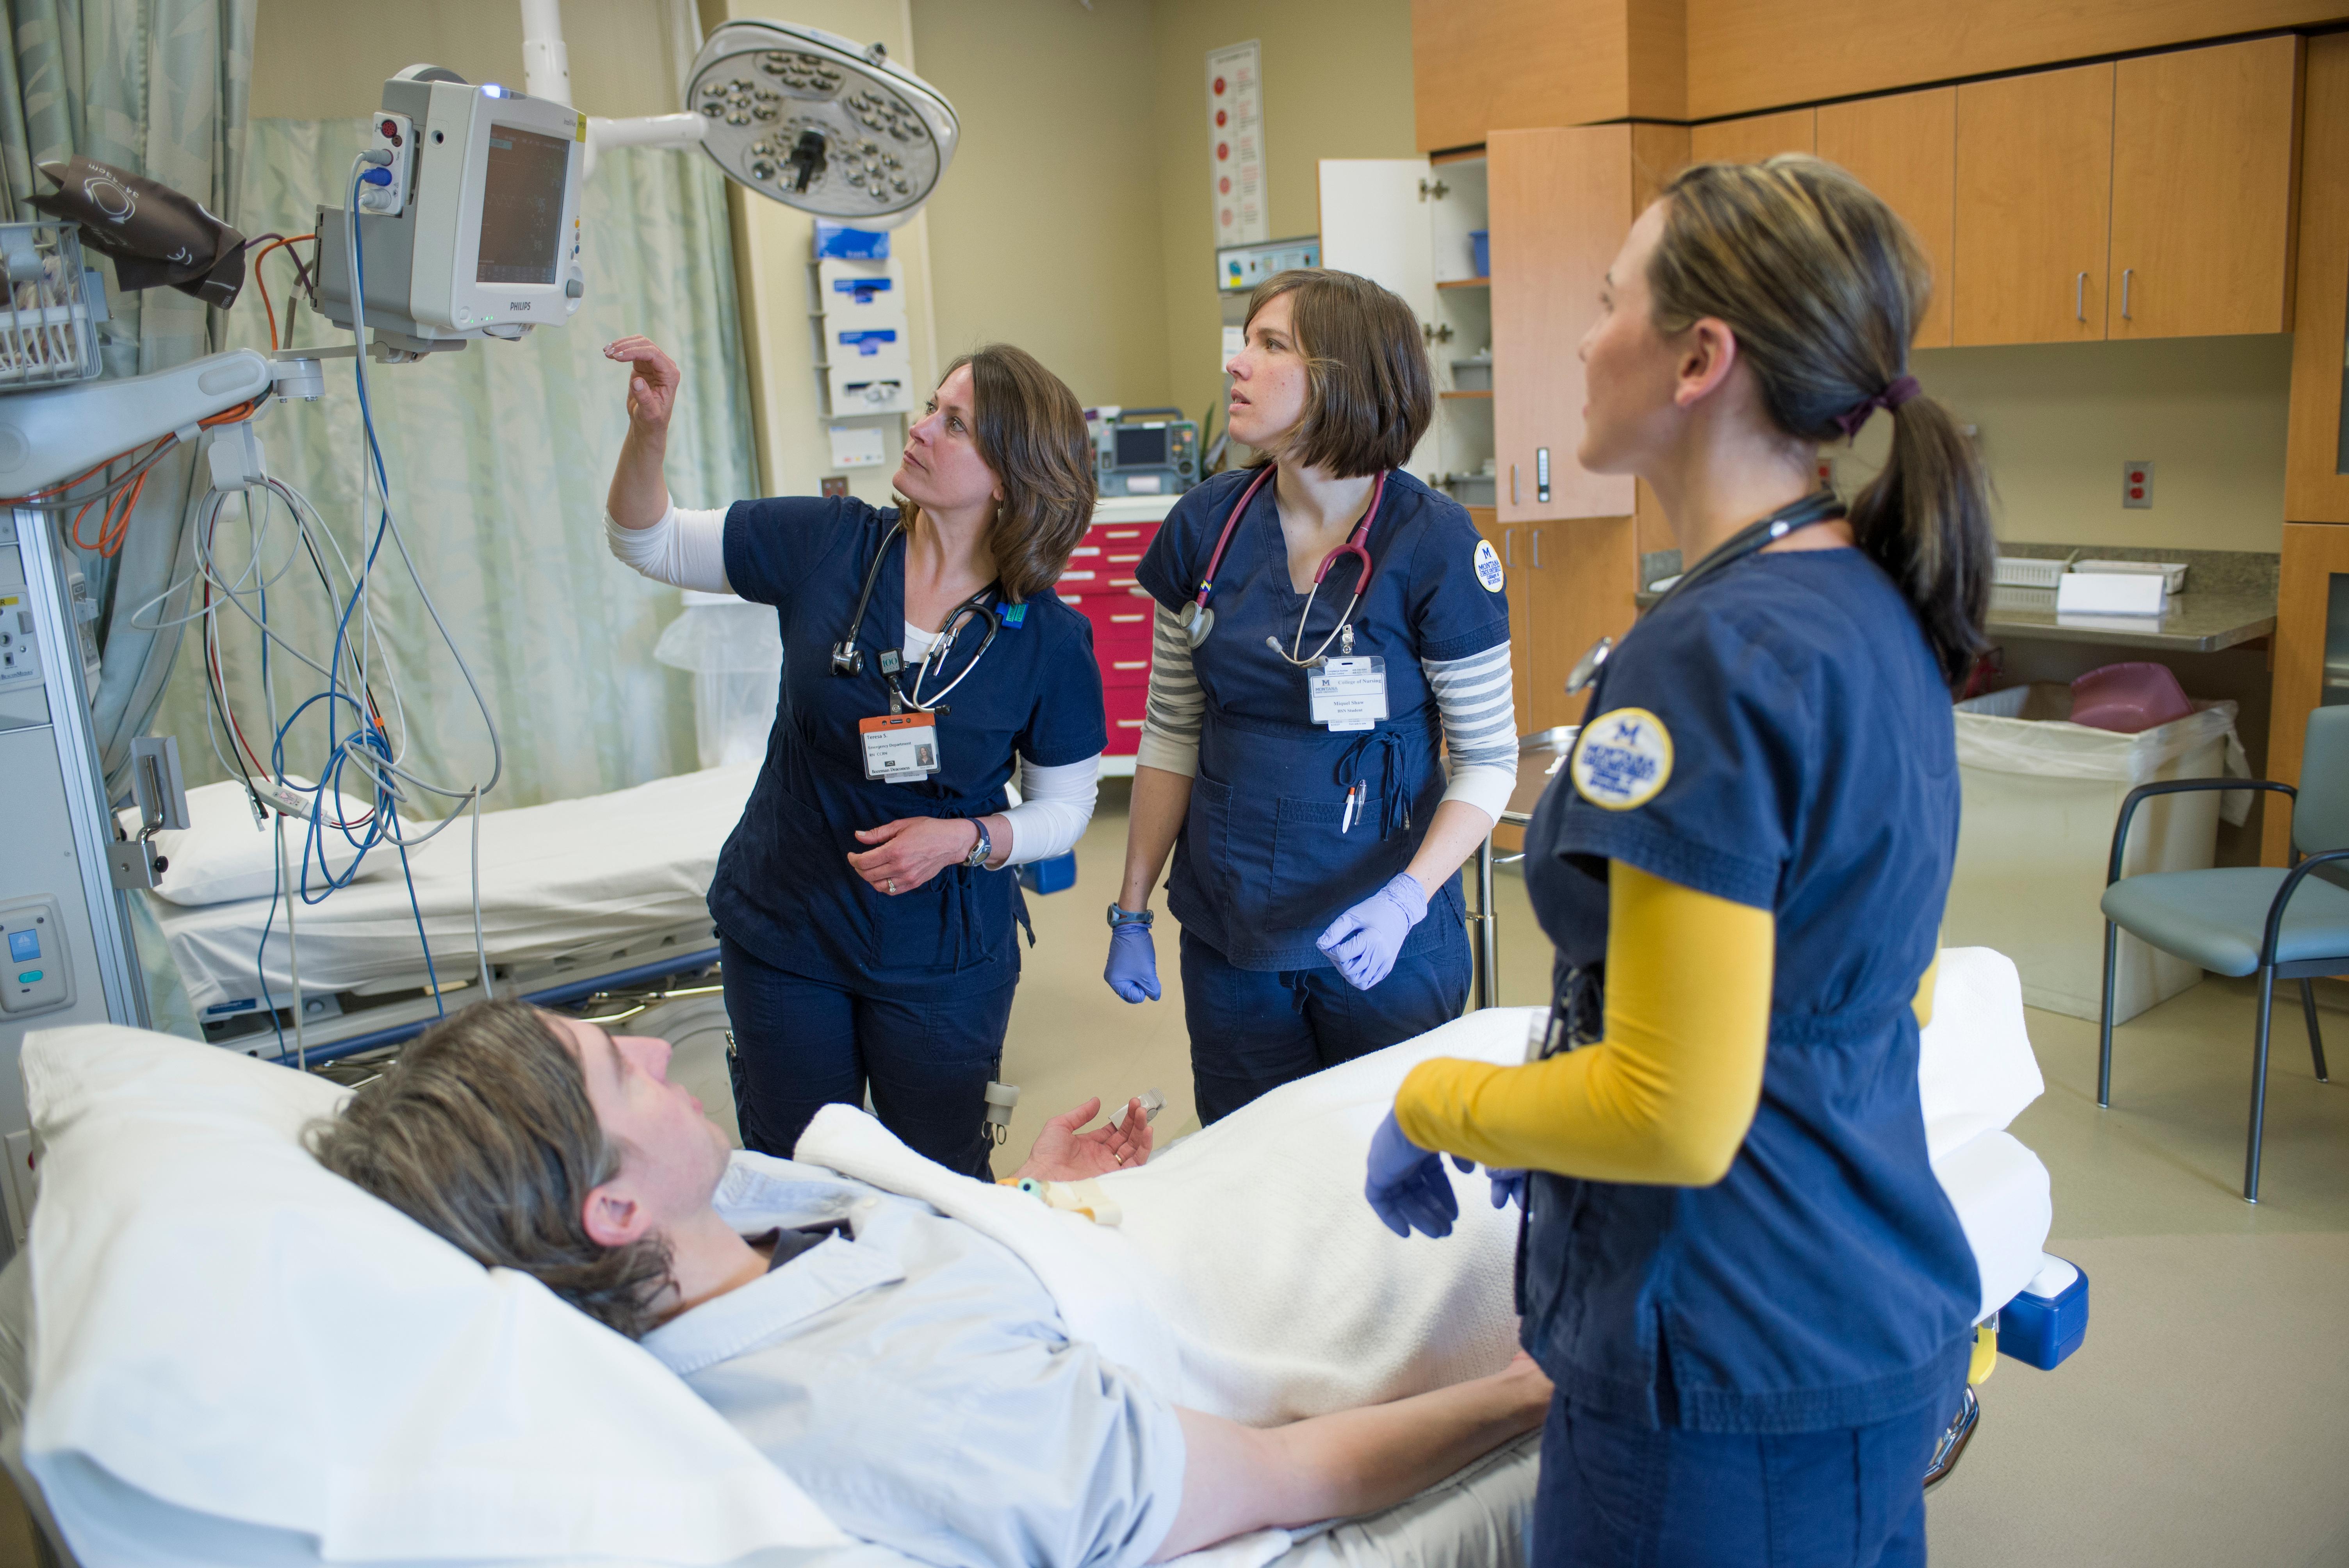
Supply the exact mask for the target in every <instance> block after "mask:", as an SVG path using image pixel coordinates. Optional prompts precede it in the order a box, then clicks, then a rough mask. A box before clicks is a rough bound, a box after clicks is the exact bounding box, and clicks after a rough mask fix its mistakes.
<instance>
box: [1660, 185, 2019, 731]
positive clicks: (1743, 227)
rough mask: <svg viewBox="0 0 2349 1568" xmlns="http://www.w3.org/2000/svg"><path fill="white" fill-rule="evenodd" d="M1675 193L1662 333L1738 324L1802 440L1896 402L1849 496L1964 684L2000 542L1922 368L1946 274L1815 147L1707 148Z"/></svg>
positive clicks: (1950, 670) (1865, 541) (1663, 252)
mask: <svg viewBox="0 0 2349 1568" xmlns="http://www.w3.org/2000/svg"><path fill="white" fill-rule="evenodd" d="M1664 202H1665V211H1664V230H1663V233H1662V235H1661V237H1660V238H1659V239H1658V240H1657V241H1656V248H1655V251H1654V252H1653V253H1652V254H1651V256H1650V258H1649V261H1648V287H1649V290H1650V292H1651V294H1652V295H1653V297H1654V303H1653V304H1652V305H1651V311H1650V314H1651V316H1652V318H1653V320H1654V323H1655V326H1656V329H1657V330H1658V331H1659V332H1661V333H1666V334H1672V333H1679V332H1684V331H1686V330H1687V329H1688V328H1689V327H1690V326H1692V325H1694V324H1695V323H1696V322H1698V321H1699V320H1702V319H1703V318H1705V317H1708V316H1710V317H1713V318H1714V319H1716V320H1719V321H1722V322H1723V323H1726V324H1727V325H1728V327H1729V330H1730V331H1731V333H1732V334H1733V335H1735V337H1736V339H1737V350H1738V353H1739V354H1740V355H1741V356H1743V357H1744V362H1745V364H1747V365H1748V366H1752V367H1753V371H1754V382H1755V384H1756V386H1757V387H1759V388H1760V390H1761V394H1762V402H1763V405H1764V407H1766V408H1767V409H1768V410H1769V415H1770V418H1771V421H1772V422H1773V423H1774V424H1775V425H1776V426H1777V427H1778V428H1779V429H1780V430H1782V431H1784V432H1785V434H1787V435H1788V436H1791V437H1794V438H1796V439H1799V440H1805V441H1827V440H1832V439H1835V438H1837V437H1838V436H1844V435H1847V431H1856V430H1857V428H1859V427H1858V424H1857V420H1859V419H1864V418H1867V417H1868V412H1869V410H1870V407H1889V410H1890V414H1891V418H1892V454H1891V458H1890V460H1889V461H1888V462H1887V463H1886V464H1885V466H1884V470H1883V472H1881V473H1879V474H1878V475H1877V476H1876V478H1875V479H1873V480H1869V481H1868V484H1867V485H1866V486H1864V487H1863V488H1862V489H1861V490H1860V491H1859V493H1858V494H1857V495H1856V496H1854V497H1853V498H1852V501H1851V532H1852V541H1853V542H1854V543H1856V544H1857V545H1858V546H1859V548H1860V549H1861V550H1862V551H1864V552H1867V554H1868V556H1869V557H1870V558H1871V559H1873V560H1874V561H1875V562H1876V563H1877V564H1878V566H1881V567H1882V568H1883V569H1884V571H1885V574H1886V575H1887V576H1889V577H1890V578H1891V579H1892V581H1893V582H1894V583H1897V584H1898V585H1899V589H1900V593H1901V595H1902V597H1904V598H1906V599H1907V600H1908V601H1909V608H1910V609H1911V610H1912V611H1914V612H1915V614H1916V616H1917V622H1918V624H1919V626H1920V628H1921V629H1922V630H1923V632H1924V634H1925V641H1926V642H1927V644H1929V645H1930V646H1931V648H1932V650H1933V657H1934V660H1935V662H1936V663H1938V664H1939V665H1940V667H1941V675H1942V676H1943V678H1944V679H1946V680H1947V681H1948V682H1949V683H1950V686H1951V688H1952V689H1953V690H1954V689H1956V688H1958V687H1960V686H1963V685H1964V684H1965V680H1966V676H1967V675H1968V674H1969V672H1971V670H1972V668H1973V665H1974V661H1975V660H1976V659H1978V658H1979V657H1981V655H1982V652H1983V650H1984V649H1985V648H1987V647H1988V646H1989V641H1988V638H1987V637H1986V636H1985V635H1984V634H1983V630H1982V623H1983V621H1984V620H1985V618H1986V617H1987V615H1988V614H1989V610H1990V589H1991V579H1992V576H1993V575H1994V573H1995V571H1996V567H1997V555H1998V545H1997V542H1996V541H1995V540H1994V539H1993V538H1992V534H1991V525H1990V480H1989V477H1988V476H1987V475H1986V474H1985V473H1984V472H1983V469H1982V458H1981V455H1980V454H1979V453H1977V452H1976V451H1975V450H1974V449H1973V446H1972V443H1971V442H1970V441H1969V440H1967V438H1966V437H1965V436H1964V434H1963V433H1962V432H1961V431H1960V430H1959V428H1958V426H1957V421H1956V420H1955V419H1953V418H1951V415H1950V411H1949V409H1947V408H1946V407H1942V405H1941V404H1940V402H1939V401H1938V400H1937V399H1935V398H1932V397H1924V396H1921V395H1919V394H1917V393H1916V389H1915V384H1914V381H1913V379H1909V336H1910V335H1911V334H1912V333H1913V331H1914V330H1915V325H1916V321H1917V318H1918V317H1919V316H1920V315H1923V314H1924V310H1925V304H1926V301H1927V300H1928V299H1929V298H1930V296H1931V293H1932V286H1933V283H1932V269H1931V267H1930V265H1929V264H1928V263H1927V262H1926V260H1925V253H1924V251H1923V250H1922V248H1921V247H1920V246H1919V245H1918V243H1917V239H1916V236H1915V235H1913V234H1911V233H1910V232H1909V226H1908V225H1907V224H1906V223H1903V222H1901V221H1900V219H1899V216H1898V215H1897V214H1896V213H1895V212H1894V211H1892V209H1890V208H1889V207H1887V206H1886V205H1885V204H1884V203H1883V202H1882V201H1879V200H1878V198H1877V197H1876V196H1875V195H1874V194H1873V193H1871V192H1870V191H1868V188H1867V187H1866V186H1864V185H1862V184H1861V183H1860V182H1859V181H1857V180H1856V179H1854V178H1852V176H1851V175H1850V174H1848V173H1847V172H1845V171H1844V170H1841V169H1838V168H1837V167H1836V166H1835V165H1834V164H1832V163H1829V162H1826V160H1823V159H1818V158H1814V157H1812V156H1810V155H1809V154H1808V153H1801V152H1788V153H1781V154H1779V155H1778V156H1777V157H1775V158H1772V159H1768V160H1764V162H1761V163H1700V164H1698V165H1697V166H1695V167H1694V168H1692V169H1689V170H1684V171H1683V172H1682V173H1681V174H1679V175H1677V176H1676V177H1674V179H1673V180H1672V181H1671V184H1669V185H1667V186H1665V187H1664ZM1904 381H1906V382H1907V385H1905V386H1901V385H1899V383H1902V382H1904ZM1888 394H1896V395H1893V396H1889V397H1888ZM1847 421H1850V423H1849V424H1848V425H1847V423H1846V422H1847Z"/></svg>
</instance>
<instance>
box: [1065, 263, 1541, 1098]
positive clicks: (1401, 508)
mask: <svg viewBox="0 0 2349 1568" xmlns="http://www.w3.org/2000/svg"><path fill="white" fill-rule="evenodd" d="M1225 369H1226V371H1227V372H1228V373H1229V375H1230V377H1231V390H1230V415H1229V429H1230V432H1231V436H1232V438H1233V439H1235V440H1237V441H1241V442H1244V443H1246V444H1247V446H1249V447H1250V448H1252V449H1255V450H1256V451H1257V453H1258V454H1260V455H1261V457H1262V459H1263V460H1262V461H1261V462H1260V463H1258V464H1257V466H1256V467H1254V468H1251V469H1246V470H1244V471H1240V472H1236V473H1227V474H1219V475H1216V477H1215V478H1213V479H1210V480H1207V481H1206V482H1205V483H1204V484H1201V485H1198V486H1195V488H1193V489H1192V490H1189V491H1188V492H1186V493H1185V495H1184V497H1183V499H1182V500H1179V501H1178V502H1176V503H1175V505H1174V511H1172V512H1171V513H1170V514H1169V515H1168V517H1167V520H1166V521H1165V524H1164V526H1163V527H1162V528H1160V530H1159V531H1158V535H1157V537H1156V539H1154V541H1153V542H1152V543H1151V546H1150V549H1149V552H1147V553H1146V554H1145V555H1144V556H1143V561H1142V563H1141V565H1140V567H1139V569H1138V570H1137V573H1136V576H1137V578H1138V579H1139V581H1140V583H1141V584H1142V586H1143V588H1144V589H1145V590H1146V591H1147V592H1148V593H1150V595H1151V597H1152V598H1153V599H1154V600H1156V601H1157V611H1156V614H1155V623H1156V624H1155V629H1154V637H1153V644H1152V649H1151V666H1150V701H1149V710H1148V715H1147V717H1146V718H1145V720H1144V722H1143V733H1142V740H1141V747H1140V756H1139V758H1137V767H1136V769H1135V772H1134V779H1133V814H1132V818H1131V820H1130V823H1129V826H1128V830H1127V838H1126V851H1125V880H1124V883H1123V887H1122V888H1121V890H1120V892H1119V896H1118V901H1117V903H1114V904H1112V905H1111V907H1110V911H1109V923H1110V926H1111V934H1110V956H1109V964H1108V967H1107V970H1106V972H1105V978H1106V979H1107V980H1108V982H1109V984H1110V985H1111V986H1112V989H1114V990H1115V991H1116V992H1117V994H1118V995H1120V996H1122V997H1123V998H1124V999H1125V1000H1126V1001H1128V1002H1141V1001H1143V999H1145V998H1148V999H1150V1000H1156V999H1157V997H1158V995H1159V983H1158V961H1157V954H1156V950H1155V947H1154V944H1153V941H1152V936H1151V929H1150V926H1151V914H1150V911H1149V900H1150V893H1151V890H1152V889H1153V888H1154V886H1155V885H1156V884H1157V881H1158V876H1159V872H1160V871H1161V870H1162V869H1163V868H1164V866H1165V865H1166V862H1167V855H1168V852H1169V851H1172V852H1173V855H1174V871H1173V872H1172V875H1171V876H1170V878H1169V880H1168V883H1167V907H1168V908H1169V909H1170V910H1171V911H1172V912H1173V913H1174V918H1175V919H1176V920H1178V921H1180V922H1181V923H1182V926H1183V934H1182V944H1181V954H1182V965H1183V970H1182V974H1183V999H1184V1007H1185V1014H1186V1018H1187V1022H1188V1025H1189V1027H1190V1034H1191V1067H1192V1074H1193V1080H1194V1088H1195V1093H1196V1097H1197V1103H1198V1110H1199V1119H1201V1120H1202V1121H1206V1122H1212V1121H1214V1120H1216V1119H1217V1118H1219V1117H1223V1116H1226V1115H1228V1114H1229V1113H1231V1112H1232V1111H1234V1110H1237V1109H1239V1108H1240V1107H1241V1106H1243V1105H1246V1104H1247V1103H1248V1102H1249V1101H1250V1100H1252V1099H1256V1098H1257V1096H1259V1095H1261V1094H1263V1093H1265V1092H1266V1091H1267V1090H1268V1089H1272V1088H1278V1086H1279V1085H1281V1084H1284V1083H1287V1082H1288V1081H1289V1080H1290V1079H1292V1078H1302V1077H1304V1076H1305V1075H1306V1074H1308V1073H1311V1072H1314V1071H1317V1070H1319V1069H1320V1068H1326V1067H1330V1066H1331V1065H1333V1064H1335V1063H1338V1062H1342V1061H1347V1060H1350V1059H1351V1058H1353V1057H1359V1056H1361V1055H1363V1054H1364V1053H1366V1052H1369V1051H1374V1050H1377V1049H1379V1048H1380V1047H1384V1046H1391V1045H1392V1044H1394V1043H1395V1042H1396V1041H1398V1040H1403V1039H1408V1038H1410V1037H1413V1036H1414V1035H1418V1034H1422V1033H1424V1032H1425V1031H1427V1030H1429V1029H1432V1028H1433V1027H1435V1026H1437V1025H1439V1024H1442V1023H1444V1022H1445V1021H1447V1020H1449V1019H1452V1018H1455V1017H1457V1016H1459V1015H1460V1010H1461V1007H1462V1006H1463V1004H1464V1002H1465V1001H1466V999H1467V995H1468V981H1469V966H1470V960H1469V953H1468V938H1467V930H1466V925H1465V906H1464V903H1463V901H1462V898H1461V893H1460V878H1459V870H1460V864H1461V862H1462V861H1464V860H1465V859H1466V858H1467V857H1468V855H1469V854H1470V853H1471V852H1472V851H1474V850H1475V847H1476V846H1477V844H1479V843H1480V842H1482V841H1483V840H1484V839H1485V835H1486V834H1487V833H1489V832H1491V831H1492V829H1493V824H1494V823H1495V821H1496V820H1498V819H1499V816H1500V813H1501V810H1502V809H1503V808H1504V807H1506V805H1507V803H1508V799H1509V791H1510V789H1511V788H1512V787H1513V786H1514V785H1515V783H1516V760H1517V742H1516V723H1515V720H1514V717H1513V714H1514V709H1513V707H1512V699H1511V693H1510V685H1509V612H1508V603H1507V600H1506V595H1505V593H1504V592H1503V590H1504V587H1505V583H1504V581H1503V576H1502V568H1501V562H1500V560H1499V558H1498V556H1497V555H1496V554H1495V552H1494V550H1493V547H1492V546H1491V545H1490V544H1488V543H1486V542H1485V541H1484V540H1483V539H1482V538H1480V537H1479V536H1478V534H1477V532H1476V530H1475V526H1474V525H1473V524H1472V523H1471V522H1470V521H1469V520H1468V514H1467V512H1466V511H1465V510H1464V509H1463V508H1462V507H1461V506H1460V505H1459V504H1458V503H1457V502H1455V501H1454V500H1451V499H1450V498H1448V497H1445V496H1442V495H1438V494H1436V493H1435V492H1433V490H1429V489H1428V488H1427V487H1426V486H1425V485H1423V484H1422V483H1420V481H1419V480H1415V479H1413V477H1412V476H1411V475H1409V474H1408V473H1405V472H1403V471H1402V464H1403V463H1405V462H1406V461H1408V460H1409V459H1410V457H1411V452H1412V449H1413V447H1415V446H1416V445H1417V444H1418V442H1419V438H1420V437H1421V436H1422V435H1423V433H1424V432H1425V431H1426V429H1427V425H1428V420H1429V418H1431V417H1432V414H1433V406H1434V392H1433V378H1432V377H1431V376H1430V373H1429V370H1428V365H1427V353H1426V347H1425V345H1424V343H1423V340H1422V337H1421V334H1420V328H1419V321H1418V319H1417V317H1415V316H1414V315H1413V314H1412V311H1411V307H1410V306H1408V305H1406V304H1403V302H1402V300H1400V299H1398V298H1396V297H1395V296H1394V295H1393V294H1390V293H1388V292H1387V291H1386V290H1385V289H1382V288H1381V287H1379V286H1378V285H1377V284H1374V283H1371V281H1369V280H1368V279H1366V278H1361V277H1356V276H1354V275H1353V274H1351V273H1340V272H1330V271H1323V270H1310V271H1294V272H1286V273H1280V274H1278V276H1276V277H1273V278H1270V279H1268V280H1267V281H1266V282H1265V283H1264V284H1261V285H1260V286H1259V287H1258V288H1257V291H1256V293H1255V294H1252V295H1251V296H1250V297H1249V299H1248V312H1247V335H1246V338H1245V342H1244V345H1243V346H1242V347H1241V349H1240V351H1239V353H1238V354H1237V355H1236V356H1233V358H1232V360H1231V362H1230V363H1229V364H1228V365H1226V366H1225Z"/></svg>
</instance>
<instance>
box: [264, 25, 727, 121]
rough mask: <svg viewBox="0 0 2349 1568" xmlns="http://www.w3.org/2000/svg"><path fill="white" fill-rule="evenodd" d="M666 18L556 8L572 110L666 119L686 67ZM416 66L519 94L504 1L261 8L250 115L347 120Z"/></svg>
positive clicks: (512, 29) (515, 33) (517, 40)
mask: <svg viewBox="0 0 2349 1568" xmlns="http://www.w3.org/2000/svg"><path fill="white" fill-rule="evenodd" d="M667 13H668V7H667V5H665V4H663V3H662V0H564V6H563V32H564V41H565V43H566V44H567V46H568V47H569V51H570V55H571V98H572V101H573V102H574V103H575V104H576V105H577V106H578V107H579V108H582V109H584V110H585V111H586V112H587V113H589V114H600V115H607V116H610V117H612V118H614V119H619V118H622V117H625V116H629V115H639V114H668V113H671V112H673V111H674V110H675V109H676V108H677V87H678V73H679V72H680V70H681V69H682V68H683V67H684V66H685V64H686V60H681V59H679V58H678V53H679V51H678V48H677V46H676V44H675V40H674V36H673V34H672V32H671V29H670V26H669V21H668V14H667ZM687 58H688V59H689V58H690V56H689V55H688V57H687ZM419 63H423V64H429V65H435V66H446V67H449V68H450V70H452V71H455V72H456V73H457V74H458V75H459V76H460V77H464V78H465V79H466V80H467V81H472V82H503V83H505V84H506V85H508V86H510V87H515V88H519V87H521V86H522V79H523V77H522V7H521V6H520V5H517V4H515V0H409V3H408V4H404V5H364V4H361V3H360V0H260V5H259V14H258V17H257V21H256V25H255V28H254V40H253V113H254V117H255V118H256V119H341V118H343V117H345V116H349V117H351V118H353V119H357V117H358V116H360V115H363V114H366V113H367V111H368V110H370V109H373V108H377V107H378V105H380V104H381V103H382V101H383V80H384V78H385V77H388V76H390V75H391V74H392V73H393V72H395V71H398V70H399V69H401V68H402V67H407V66H412V65H416V64H419Z"/></svg>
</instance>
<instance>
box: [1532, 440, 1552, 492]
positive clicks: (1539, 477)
mask: <svg viewBox="0 0 2349 1568" xmlns="http://www.w3.org/2000/svg"><path fill="white" fill-rule="evenodd" d="M1534 499H1535V500H1537V501H1540V502H1542V503H1543V504H1544V505H1547V504H1548V501H1549V449H1548V448H1547V447H1536V448H1535V449H1534Z"/></svg>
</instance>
